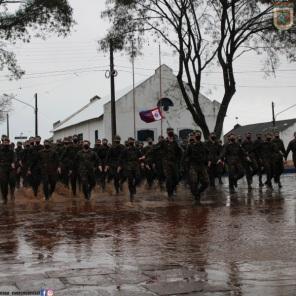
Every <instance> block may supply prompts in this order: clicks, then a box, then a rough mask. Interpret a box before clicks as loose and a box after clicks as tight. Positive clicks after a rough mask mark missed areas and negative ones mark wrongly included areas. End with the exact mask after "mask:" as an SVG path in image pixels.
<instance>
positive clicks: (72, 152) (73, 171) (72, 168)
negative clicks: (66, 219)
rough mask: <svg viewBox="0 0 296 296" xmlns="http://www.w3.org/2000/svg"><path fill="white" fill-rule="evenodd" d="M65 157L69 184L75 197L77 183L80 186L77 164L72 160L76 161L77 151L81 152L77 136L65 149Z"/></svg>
mask: <svg viewBox="0 0 296 296" xmlns="http://www.w3.org/2000/svg"><path fill="white" fill-rule="evenodd" d="M66 151H67V152H66V153H67V157H68V160H69V175H70V182H71V189H72V193H73V195H74V196H75V195H76V192H77V183H79V185H80V176H79V172H78V164H77V162H76V161H73V159H77V155H78V153H79V151H81V145H80V144H79V139H78V136H77V135H74V136H73V143H72V144H71V145H70V146H69V148H67V150H66Z"/></svg>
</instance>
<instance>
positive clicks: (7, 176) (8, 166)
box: [0, 145, 16, 203]
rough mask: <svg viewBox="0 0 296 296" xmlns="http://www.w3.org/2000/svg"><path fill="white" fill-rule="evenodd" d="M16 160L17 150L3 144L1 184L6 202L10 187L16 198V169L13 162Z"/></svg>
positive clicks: (1, 150) (0, 152)
mask: <svg viewBox="0 0 296 296" xmlns="http://www.w3.org/2000/svg"><path fill="white" fill-rule="evenodd" d="M15 162H16V155H15V152H14V151H13V150H12V149H11V148H10V147H9V145H2V146H1V148H0V186H1V193H2V198H3V200H4V203H7V196H8V187H9V188H10V193H11V197H12V199H14V189H15V171H14V169H13V168H12V164H15Z"/></svg>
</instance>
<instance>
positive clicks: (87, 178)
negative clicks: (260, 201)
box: [77, 140, 100, 200]
mask: <svg viewBox="0 0 296 296" xmlns="http://www.w3.org/2000/svg"><path fill="white" fill-rule="evenodd" d="M77 163H78V171H79V175H80V179H81V185H82V191H83V194H84V197H85V199H86V200H89V199H90V197H91V192H92V189H93V188H94V187H95V186H96V179H95V169H96V168H98V167H99V166H100V161H99V159H98V156H97V155H96V153H95V152H94V151H92V150H91V149H90V142H89V141H86V140H85V141H83V149H82V150H81V151H79V152H78V154H77Z"/></svg>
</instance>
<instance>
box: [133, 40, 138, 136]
mask: <svg viewBox="0 0 296 296" xmlns="http://www.w3.org/2000/svg"><path fill="white" fill-rule="evenodd" d="M132 68H133V70H132V72H133V114H134V138H135V139H136V138H137V135H136V94H135V52H134V41H132Z"/></svg>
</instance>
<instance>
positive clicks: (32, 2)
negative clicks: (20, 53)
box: [0, 0, 74, 79]
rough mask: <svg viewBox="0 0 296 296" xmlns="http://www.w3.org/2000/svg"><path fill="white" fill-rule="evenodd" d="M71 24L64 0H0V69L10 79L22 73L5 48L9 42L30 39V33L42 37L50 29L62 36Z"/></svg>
mask: <svg viewBox="0 0 296 296" xmlns="http://www.w3.org/2000/svg"><path fill="white" fill-rule="evenodd" d="M73 24H74V20H73V17H72V8H71V6H70V5H69V3H68V1H67V0H0V70H3V69H5V68H6V69H7V70H8V71H9V73H10V74H11V76H10V78H11V79H13V78H16V79H19V78H20V77H21V76H22V75H23V74H24V71H23V70H21V68H20V67H19V66H18V64H17V60H16V56H15V54H14V53H13V51H11V50H8V49H7V48H8V45H9V43H15V42H16V41H18V40H22V41H24V42H30V40H31V38H32V36H35V37H40V38H46V36H47V34H51V33H53V34H57V35H58V36H66V35H67V34H68V33H69V32H70V29H71V27H72V25H73ZM34 32H37V33H35V35H33V34H34Z"/></svg>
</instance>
